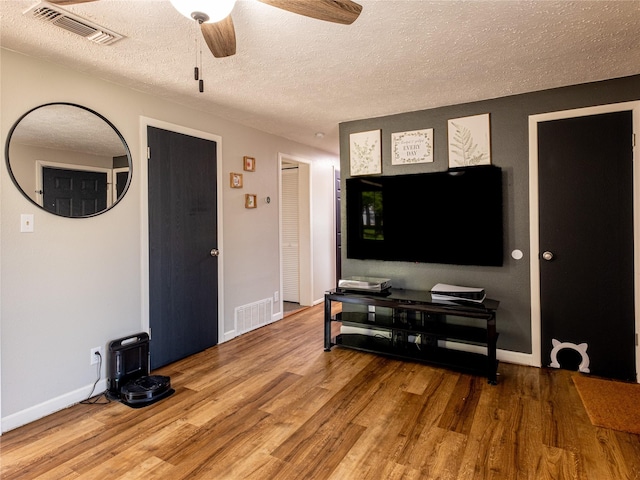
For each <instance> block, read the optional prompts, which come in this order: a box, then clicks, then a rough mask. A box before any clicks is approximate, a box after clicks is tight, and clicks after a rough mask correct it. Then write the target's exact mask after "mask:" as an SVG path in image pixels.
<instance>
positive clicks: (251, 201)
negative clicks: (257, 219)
mask: <svg viewBox="0 0 640 480" xmlns="http://www.w3.org/2000/svg"><path fill="white" fill-rule="evenodd" d="M257 206H258V202H257V200H256V196H255V195H254V194H253V193H247V194H246V195H245V196H244V208H256V207H257Z"/></svg>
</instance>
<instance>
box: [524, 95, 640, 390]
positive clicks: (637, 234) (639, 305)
mask: <svg viewBox="0 0 640 480" xmlns="http://www.w3.org/2000/svg"><path fill="white" fill-rule="evenodd" d="M628 110H631V111H632V115H633V134H634V138H635V139H637V138H640V101H637V102H623V103H616V104H611V105H599V106H595V107H586V108H578V109H574V110H564V111H559V112H550V113H542V114H538V115H530V116H529V235H530V245H531V250H530V259H529V260H530V268H531V348H532V364H533V365H535V366H538V367H539V366H542V358H541V356H542V353H541V351H542V345H541V343H540V342H541V331H540V329H541V313H540V310H541V309H540V262H539V254H540V228H539V226H540V224H539V221H540V215H539V210H538V123H540V122H547V121H550V120H559V119H563V118H576V117H584V116H588V115H600V114H604V113H611V112H621V111H628ZM637 143H638V142H637V141H634V147H633V157H634V165H633V207H634V208H633V224H634V226H633V235H634V264H633V267H634V303H635V305H634V308H635V324H636V329H635V331H636V372H637V374H640V347H639V346H638V333H637V332H640V166H638V165H637V164H636V161H635V160H636V159H638V145H637ZM637 380H638V382H639V383H640V378H638V379H637Z"/></svg>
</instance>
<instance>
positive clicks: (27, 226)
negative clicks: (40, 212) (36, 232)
mask: <svg viewBox="0 0 640 480" xmlns="http://www.w3.org/2000/svg"><path fill="white" fill-rule="evenodd" d="M20 231H21V232H23V233H30V232H33V213H23V214H22V215H20Z"/></svg>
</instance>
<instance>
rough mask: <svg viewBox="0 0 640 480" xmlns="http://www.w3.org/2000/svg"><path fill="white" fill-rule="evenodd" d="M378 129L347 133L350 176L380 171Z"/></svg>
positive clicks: (380, 158) (372, 173) (380, 150)
mask: <svg viewBox="0 0 640 480" xmlns="http://www.w3.org/2000/svg"><path fill="white" fill-rule="evenodd" d="M380 144H381V141H380V130H371V131H369V132H359V133H352V134H351V135H349V165H350V172H351V176H355V175H374V174H376V173H382V149H381V148H380Z"/></svg>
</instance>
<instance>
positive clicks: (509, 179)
mask: <svg viewBox="0 0 640 480" xmlns="http://www.w3.org/2000/svg"><path fill="white" fill-rule="evenodd" d="M421 95H424V94H423V93H422V92H416V96H421ZM635 100H640V75H634V76H631V77H624V78H619V79H613V80H606V81H601V82H595V83H588V84H581V85H575V86H570V87H563V88H557V89H552V90H544V91H540V92H532V93H527V94H522V95H514V96H509V97H502V98H497V99H492V100H485V101H480V102H473V103H466V104H461V105H450V106H445V107H439V108H434V109H429V110H420V111H414V112H406V113H399V114H396V115H389V116H385V117H377V118H369V119H362V120H355V121H350V122H344V123H341V124H340V166H341V175H342V180H343V182H342V185H343V190H344V189H346V183H345V180H346V179H347V178H349V176H350V174H349V135H350V134H351V133H357V132H364V131H369V130H378V129H380V130H381V133H382V175H399V174H412V173H422V172H440V171H445V170H447V168H448V147H447V121H448V120H450V119H455V118H459V117H466V116H471V115H479V114H484V113H489V114H490V124H491V160H492V162H491V163H492V164H494V165H497V166H499V167H501V168H502V175H503V205H504V206H503V218H504V265H503V266H502V267H474V266H459V265H441V264H427V263H408V262H388V261H377V260H355V259H349V258H346V237H345V236H344V235H343V248H342V251H343V256H342V275H343V277H348V276H353V275H366V276H375V277H385V278H390V279H391V280H392V284H393V286H394V287H397V288H407V289H417V290H429V289H430V288H431V287H432V286H433V285H435V284H436V283H451V284H456V285H466V286H473V287H483V288H485V290H486V292H487V296H489V297H491V298H495V299H496V300H499V301H500V309H499V310H498V320H497V325H498V331H499V333H500V337H499V339H498V348H499V349H502V350H510V351H513V352H522V353H532V345H531V298H530V297H531V285H530V271H529V270H530V268H529V262H530V254H531V252H530V245H529V142H528V135H529V126H528V122H529V116H530V115H536V114H541V113H548V112H555V111H562V110H571V109H576V108H584V107H591V106H596V105H605V104H612V103H620V102H627V101H635ZM372 101H373V102H375V99H372ZM427 128H433V130H434V131H433V139H434V162H433V163H421V164H414V165H401V166H398V165H391V134H392V133H395V132H405V131H412V130H420V129H427ZM342 203H343V205H342V218H343V220H342V222H343V223H342V225H343V232H346V227H345V225H346V223H345V222H346V194H345V193H344V192H343V202H342ZM435 207H437V206H436V205H424V206H423V207H421V208H420V209H419V210H417V212H416V215H417V216H418V218H420V217H422V223H421V225H420V227H419V228H418V227H417V226H416V225H415V224H414V225H412V226H411V229H408V230H407V235H429V234H431V233H433V234H437V232H430V230H429V209H430V208H435ZM469 208H473V205H470V206H469ZM478 213H479V214H481V212H478ZM515 249H519V250H522V252H523V253H524V256H523V258H522V259H520V260H514V259H513V258H512V257H511V252H512V251H513V250H515ZM534 254H536V255H537V252H536V253H534ZM630 261H631V259H630ZM586 298H588V294H585V299H586Z"/></svg>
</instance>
